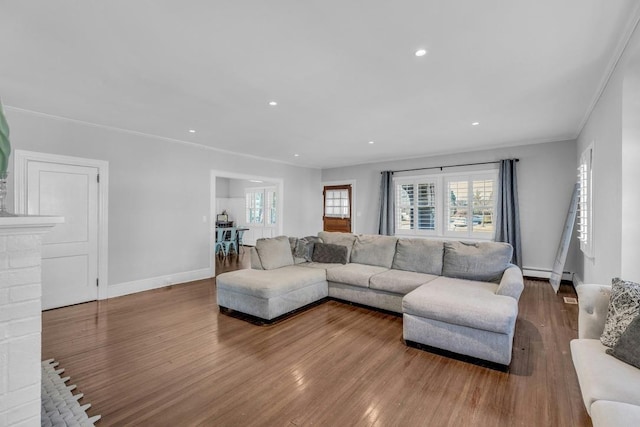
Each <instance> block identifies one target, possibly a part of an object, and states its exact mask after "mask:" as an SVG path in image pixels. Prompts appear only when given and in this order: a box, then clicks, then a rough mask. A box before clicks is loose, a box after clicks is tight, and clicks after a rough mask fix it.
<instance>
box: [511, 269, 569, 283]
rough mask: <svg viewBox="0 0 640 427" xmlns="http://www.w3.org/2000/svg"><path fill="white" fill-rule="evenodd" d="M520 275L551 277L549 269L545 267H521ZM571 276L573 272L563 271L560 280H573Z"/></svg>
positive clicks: (539, 277)
mask: <svg viewBox="0 0 640 427" xmlns="http://www.w3.org/2000/svg"><path fill="white" fill-rule="evenodd" d="M522 275H523V276H526V277H536V278H538V279H549V278H551V270H548V269H546V268H536V267H522ZM573 276H574V273H571V272H570V271H564V272H563V273H562V280H568V281H569V282H571V281H573Z"/></svg>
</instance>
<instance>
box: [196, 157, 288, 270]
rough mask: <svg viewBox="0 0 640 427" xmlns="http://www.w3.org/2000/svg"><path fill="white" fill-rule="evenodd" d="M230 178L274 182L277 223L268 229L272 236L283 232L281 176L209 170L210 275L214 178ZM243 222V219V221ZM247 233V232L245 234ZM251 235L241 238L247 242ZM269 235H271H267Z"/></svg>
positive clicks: (213, 241)
mask: <svg viewBox="0 0 640 427" xmlns="http://www.w3.org/2000/svg"><path fill="white" fill-rule="evenodd" d="M218 177H220V178H230V179H246V180H250V179H255V180H260V181H265V182H270V183H274V184H275V186H276V189H277V190H276V191H277V193H278V199H277V205H278V206H277V210H278V223H277V224H276V226H275V227H274V228H273V229H270V234H271V235H273V236H279V235H282V233H283V231H282V230H283V224H284V179H283V178H273V177H261V176H256V175H248V174H242V173H236V172H227V171H219V170H213V169H212V170H211V175H210V192H211V198H210V206H209V211H210V215H209V217H210V218H211V224H210V227H209V228H210V232H209V242H210V243H209V252H210V254H209V260H210V261H209V269H210V270H211V277H215V275H216V264H215V262H214V260H215V254H214V253H213V248H214V247H215V242H216V236H215V218H216V213H217V212H218V209H217V200H216V178H218ZM243 215H244V214H243ZM243 222H244V221H243ZM247 233H249V234H247ZM252 237H253V238H255V236H252V235H251V232H250V231H248V232H246V233H245V235H244V236H243V240H244V242H245V243H248V242H249V241H252ZM269 237H271V236H269Z"/></svg>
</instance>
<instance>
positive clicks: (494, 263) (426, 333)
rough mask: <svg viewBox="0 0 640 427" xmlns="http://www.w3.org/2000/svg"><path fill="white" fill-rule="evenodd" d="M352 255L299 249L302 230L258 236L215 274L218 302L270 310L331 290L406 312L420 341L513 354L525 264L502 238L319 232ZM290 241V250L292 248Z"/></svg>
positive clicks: (269, 315) (260, 312)
mask: <svg viewBox="0 0 640 427" xmlns="http://www.w3.org/2000/svg"><path fill="white" fill-rule="evenodd" d="M318 237H319V239H320V240H319V241H321V242H323V243H327V244H333V245H339V246H344V247H346V248H347V258H346V259H347V260H348V262H347V263H346V264H340V263H338V264H336V263H331V264H328V263H319V262H313V258H312V257H309V256H305V257H299V256H298V257H296V256H294V255H299V254H296V251H295V250H294V249H293V248H295V247H296V242H295V240H296V239H290V238H287V237H285V236H280V237H277V238H272V239H261V240H259V241H258V242H257V243H256V247H255V248H252V251H251V257H252V269H251V270H239V271H233V272H229V273H224V274H221V275H219V276H217V277H216V284H217V295H218V305H219V306H220V307H221V309H222V311H227V310H233V311H238V312H241V313H244V314H248V315H251V316H255V317H258V318H260V319H265V320H272V319H275V318H277V317H279V316H282V315H285V314H287V313H289V312H291V311H294V310H297V309H299V308H301V307H304V306H306V305H308V304H311V303H313V302H317V301H320V300H322V299H324V298H326V297H331V298H334V299H338V300H343V301H348V302H353V303H357V304H363V305H367V306H370V307H374V308H378V309H383V310H387V311H392V312H396V313H400V314H402V315H403V335H404V339H405V341H407V342H408V343H417V344H422V345H426V346H430V347H435V348H438V349H442V350H446V351H449V352H453V353H458V354H462V355H467V356H471V357H474V358H478V359H483V360H487V361H490V362H494V363H497V364H501V365H508V364H509V363H510V361H511V350H512V343H513V334H514V330H515V323H516V318H517V315H518V299H519V297H520V294H521V293H522V290H523V288H524V284H523V278H522V272H521V271H520V269H519V268H518V267H517V266H514V265H512V264H509V260H510V259H511V254H512V248H511V246H510V245H508V244H506V243H495V242H482V243H464V242H457V241H440V240H431V239H417V238H416V239H410V238H397V237H392V236H378V235H354V234H347V233H328V232H320V233H318ZM292 250H293V253H292Z"/></svg>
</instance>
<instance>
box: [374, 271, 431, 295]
mask: <svg viewBox="0 0 640 427" xmlns="http://www.w3.org/2000/svg"><path fill="white" fill-rule="evenodd" d="M437 278H438V276H434V275H433V274H424V273H415V272H413V271H404V270H389V271H385V272H383V273H380V274H376V275H375V276H371V279H370V280H369V287H370V288H371V289H377V290H380V291H386V292H391V293H394V294H401V295H406V294H408V293H409V292H411V291H412V290H414V289H416V288H417V287H418V286H420V285H423V284H425V283H427V282H430V281H432V280H435V279H437Z"/></svg>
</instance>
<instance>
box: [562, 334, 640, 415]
mask: <svg viewBox="0 0 640 427" xmlns="http://www.w3.org/2000/svg"><path fill="white" fill-rule="evenodd" d="M606 350H607V347H606V346H604V345H603V344H602V343H601V342H600V340H597V339H584V338H583V339H575V340H572V341H571V357H572V358H573V366H574V367H575V369H576V373H577V374H578V382H579V383H580V391H581V392H582V398H583V400H584V406H585V407H586V408H587V411H588V412H589V411H590V408H591V405H592V404H593V402H595V401H596V400H612V401H617V402H624V403H630V404H633V405H640V387H638V384H640V369H638V368H634V367H633V366H631V365H627V364H626V363H624V362H621V361H620V360H618V359H616V358H615V357H612V356H609V355H608V354H607V353H606Z"/></svg>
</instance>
